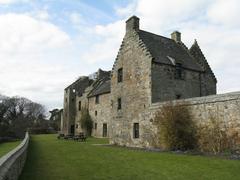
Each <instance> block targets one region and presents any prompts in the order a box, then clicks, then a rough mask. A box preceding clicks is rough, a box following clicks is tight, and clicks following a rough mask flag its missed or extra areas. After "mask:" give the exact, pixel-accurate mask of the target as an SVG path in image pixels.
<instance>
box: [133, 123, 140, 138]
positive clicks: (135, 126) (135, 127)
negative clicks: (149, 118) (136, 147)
mask: <svg viewBox="0 0 240 180" xmlns="http://www.w3.org/2000/svg"><path fill="white" fill-rule="evenodd" d="M133 138H139V123H134V124H133Z"/></svg>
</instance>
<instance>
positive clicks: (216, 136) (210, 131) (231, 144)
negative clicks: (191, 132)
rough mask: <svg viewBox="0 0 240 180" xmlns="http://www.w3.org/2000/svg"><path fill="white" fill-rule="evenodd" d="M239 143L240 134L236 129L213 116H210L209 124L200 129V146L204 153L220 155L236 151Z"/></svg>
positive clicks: (201, 126)
mask: <svg viewBox="0 0 240 180" xmlns="http://www.w3.org/2000/svg"><path fill="white" fill-rule="evenodd" d="M234 124H235V123H234ZM235 125H237V123H236V124H235ZM238 141H239V133H238V131H237V130H236V128H234V127H230V126H229V125H228V124H227V123H226V122H223V121H220V120H219V119H217V117H216V115H213V114H211V115H210V118H209V121H208V122H206V123H204V124H201V125H200V126H199V128H198V146H199V150H200V151H202V152H209V153H214V154H219V153H223V152H227V151H228V152H230V151H235V150H236V149H237V143H238Z"/></svg>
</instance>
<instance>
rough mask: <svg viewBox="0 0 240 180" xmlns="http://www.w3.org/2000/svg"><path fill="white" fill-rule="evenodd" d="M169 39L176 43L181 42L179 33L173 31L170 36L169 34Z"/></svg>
mask: <svg viewBox="0 0 240 180" xmlns="http://www.w3.org/2000/svg"><path fill="white" fill-rule="evenodd" d="M171 38H172V40H174V41H176V42H181V33H180V32H178V31H174V32H173V33H172V34H171Z"/></svg>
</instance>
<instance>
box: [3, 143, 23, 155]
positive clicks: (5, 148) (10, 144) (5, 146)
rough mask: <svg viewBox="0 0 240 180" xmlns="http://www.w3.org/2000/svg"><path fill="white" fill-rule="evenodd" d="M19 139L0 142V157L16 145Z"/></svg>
mask: <svg viewBox="0 0 240 180" xmlns="http://www.w3.org/2000/svg"><path fill="white" fill-rule="evenodd" d="M20 142H21V141H13V142H5V143H1V144H0V158H1V157H2V156H4V155H5V154H7V153H8V152H9V151H11V150H12V149H14V148H15V147H17V145H19V144H20Z"/></svg>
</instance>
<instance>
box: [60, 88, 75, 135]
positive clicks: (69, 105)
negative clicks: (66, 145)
mask: <svg viewBox="0 0 240 180" xmlns="http://www.w3.org/2000/svg"><path fill="white" fill-rule="evenodd" d="M75 104H76V95H75V92H74V89H73V88H72V87H69V88H67V89H65V90H64V103H63V130H62V132H63V133H64V134H70V133H71V126H74V125H75V112H76V109H75Z"/></svg>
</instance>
